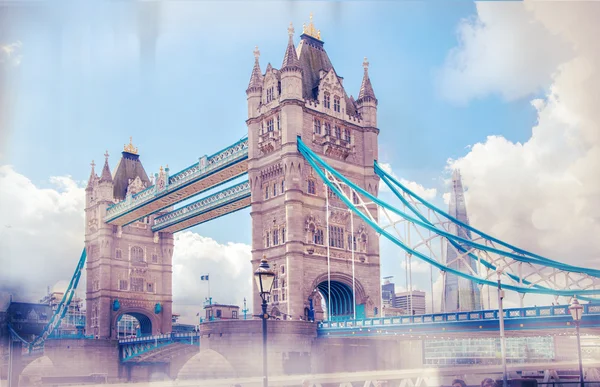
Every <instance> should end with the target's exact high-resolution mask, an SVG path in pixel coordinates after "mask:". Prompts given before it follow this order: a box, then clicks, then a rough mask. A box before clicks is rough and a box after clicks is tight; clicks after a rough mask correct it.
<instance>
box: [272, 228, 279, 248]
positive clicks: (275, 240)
mask: <svg viewBox="0 0 600 387" xmlns="http://www.w3.org/2000/svg"><path fill="white" fill-rule="evenodd" d="M278 244H279V230H273V246H277V245H278Z"/></svg>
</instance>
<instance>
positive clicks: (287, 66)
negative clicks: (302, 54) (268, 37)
mask: <svg viewBox="0 0 600 387" xmlns="http://www.w3.org/2000/svg"><path fill="white" fill-rule="evenodd" d="M288 35H289V40H288V45H287V48H286V49H285V55H284V57H283V63H282V65H281V71H289V70H298V71H300V61H299V60H298V55H296V48H295V47H294V26H293V25H292V23H291V22H290V26H289V27H288Z"/></svg>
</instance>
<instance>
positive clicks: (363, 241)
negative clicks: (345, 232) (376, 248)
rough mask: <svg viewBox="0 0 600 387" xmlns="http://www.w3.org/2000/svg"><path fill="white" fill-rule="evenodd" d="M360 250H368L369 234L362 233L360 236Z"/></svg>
mask: <svg viewBox="0 0 600 387" xmlns="http://www.w3.org/2000/svg"><path fill="white" fill-rule="evenodd" d="M360 250H361V251H363V252H364V251H367V234H362V235H361V236H360Z"/></svg>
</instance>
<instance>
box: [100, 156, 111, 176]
mask: <svg viewBox="0 0 600 387" xmlns="http://www.w3.org/2000/svg"><path fill="white" fill-rule="evenodd" d="M108 156H109V155H108V151H106V153H105V154H104V167H103V168H102V175H100V182H101V183H102V182H107V183H112V181H113V178H112V175H111V173H110V167H109V166H108Z"/></svg>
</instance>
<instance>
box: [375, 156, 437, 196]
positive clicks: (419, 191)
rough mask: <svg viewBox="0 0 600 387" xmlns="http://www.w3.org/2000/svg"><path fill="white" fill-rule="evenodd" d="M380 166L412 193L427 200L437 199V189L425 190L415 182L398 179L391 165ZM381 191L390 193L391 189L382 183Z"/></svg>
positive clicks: (380, 185)
mask: <svg viewBox="0 0 600 387" xmlns="http://www.w3.org/2000/svg"><path fill="white" fill-rule="evenodd" d="M379 166H380V167H381V169H383V170H384V171H385V172H387V173H388V174H390V175H391V176H393V177H394V178H395V179H396V180H398V181H400V183H401V184H402V185H404V186H405V187H407V188H408V189H410V190H411V191H413V192H414V193H415V194H417V195H419V196H420V197H422V198H423V199H425V200H432V199H435V196H436V194H437V189H435V188H425V187H423V185H421V184H419V183H417V182H414V181H408V180H406V179H402V178H400V177H398V175H396V174H395V173H394V171H393V169H392V165H391V164H389V163H379ZM379 187H380V190H381V191H383V192H390V189H389V188H388V186H387V185H386V184H385V183H383V182H381V183H380V184H379Z"/></svg>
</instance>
